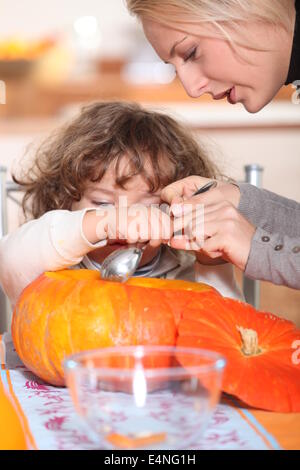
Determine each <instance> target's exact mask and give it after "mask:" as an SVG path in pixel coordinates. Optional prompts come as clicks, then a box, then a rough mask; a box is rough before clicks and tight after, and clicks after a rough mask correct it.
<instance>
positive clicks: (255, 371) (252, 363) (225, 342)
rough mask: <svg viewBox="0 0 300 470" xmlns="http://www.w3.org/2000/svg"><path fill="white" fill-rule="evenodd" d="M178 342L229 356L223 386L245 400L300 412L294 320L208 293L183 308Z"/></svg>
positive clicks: (299, 343) (299, 337)
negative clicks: (192, 306) (198, 300)
mask: <svg viewBox="0 0 300 470" xmlns="http://www.w3.org/2000/svg"><path fill="white" fill-rule="evenodd" d="M177 345H178V346H182V347H184V346H188V347H197V348H203V349H211V350H214V351H216V352H219V353H220V354H222V355H223V356H224V357H226V359H227V367H226V369H225V373H224V378H223V387H222V388H223V391H224V392H226V393H228V394H231V395H234V396H235V397H238V398H239V399H240V400H242V401H243V402H244V403H246V404H248V405H251V406H252V407H256V408H261V409H265V410H270V411H278V412H299V411H300V330H299V329H296V327H295V325H294V324H293V323H291V322H289V321H287V320H284V319H281V318H279V317H276V316H275V315H273V314H271V313H266V312H258V311H257V310H255V309H254V308H253V307H252V306H251V305H248V304H245V303H243V302H239V301H236V300H232V299H227V298H222V297H221V298H214V299H209V298H207V299H206V302H205V303H204V302H199V303H198V304H196V305H195V307H194V309H189V310H186V311H185V312H184V313H183V317H182V320H181V322H180V325H179V328H178V339H177ZM181 362H183V361H181ZM183 365H185V366H188V364H183Z"/></svg>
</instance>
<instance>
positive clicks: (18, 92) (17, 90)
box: [0, 73, 294, 117]
mask: <svg viewBox="0 0 300 470" xmlns="http://www.w3.org/2000/svg"><path fill="white" fill-rule="evenodd" d="M6 88H7V104H6V105H4V106H0V116H2V117H38V116H44V117H45V116H49V117H51V116H55V115H57V113H59V111H60V110H61V109H62V108H64V107H65V106H68V105H71V104H72V103H81V102H90V101H96V100H116V99H119V100H128V101H137V102H150V103H155V102H157V103H163V102H166V103H169V102H178V103H185V104H188V103H195V102H205V103H206V104H208V103H209V104H211V105H212V106H214V105H215V104H216V103H219V102H217V101H214V100H213V99H212V98H211V96H210V95H203V96H202V97H201V98H198V99H197V100H195V99H193V98H190V97H188V96H187V95H186V93H185V91H184V89H183V87H182V85H181V84H180V83H179V81H178V80H175V81H174V82H172V83H171V84H168V85H133V84H130V83H127V82H125V81H124V80H122V79H121V77H120V75H119V74H116V73H115V74H108V73H106V74H102V75H99V76H97V77H95V78H94V79H92V80H88V81H81V82H80V81H69V82H66V83H61V84H56V85H47V86H46V85H39V84H36V83H34V82H33V81H32V80H30V79H26V80H22V81H21V80H8V81H7V83H6ZM293 92H294V89H293V88H292V87H291V86H289V87H283V88H282V89H281V90H280V92H279V93H278V95H277V96H276V100H290V99H291V96H292V94H293Z"/></svg>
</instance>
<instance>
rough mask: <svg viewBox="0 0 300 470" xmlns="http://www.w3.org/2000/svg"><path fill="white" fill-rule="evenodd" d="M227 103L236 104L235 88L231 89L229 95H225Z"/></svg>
mask: <svg viewBox="0 0 300 470" xmlns="http://www.w3.org/2000/svg"><path fill="white" fill-rule="evenodd" d="M227 101H228V103H230V104H236V103H237V98H236V89H235V87H232V88H231V90H230V93H229V94H228V95H227Z"/></svg>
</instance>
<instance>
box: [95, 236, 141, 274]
mask: <svg viewBox="0 0 300 470" xmlns="http://www.w3.org/2000/svg"><path fill="white" fill-rule="evenodd" d="M145 248H146V245H145V246H143V247H142V248H138V247H130V248H120V249H118V250H116V251H113V253H111V254H110V255H108V256H107V258H105V260H104V261H103V263H102V265H101V277H102V279H107V280H108V281H116V282H126V281H127V280H128V279H129V278H130V277H131V276H132V275H133V274H134V272H135V271H136V269H137V267H138V265H139V263H140V261H141V258H142V256H143V251H144V249H145Z"/></svg>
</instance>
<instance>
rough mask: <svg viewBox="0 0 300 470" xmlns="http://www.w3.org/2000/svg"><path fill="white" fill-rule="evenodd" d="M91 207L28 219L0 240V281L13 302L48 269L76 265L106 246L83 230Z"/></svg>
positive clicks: (104, 241) (50, 213) (57, 211)
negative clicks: (88, 254) (94, 251)
mask: <svg viewBox="0 0 300 470" xmlns="http://www.w3.org/2000/svg"><path fill="white" fill-rule="evenodd" d="M88 210H92V209H89V208H88V209H84V210H81V211H74V212H72V211H66V210H55V211H50V212H47V213H46V214H44V215H43V216H42V217H40V218H39V219H36V220H31V221H30V222H27V223H25V224H24V225H22V226H21V227H19V228H18V229H17V230H15V231H14V232H13V233H11V234H8V235H6V236H5V237H3V238H2V239H1V240H0V284H1V286H2V288H3V290H4V292H5V293H6V295H7V296H8V298H9V300H10V302H11V304H12V306H14V304H15V303H16V301H17V299H18V297H19V295H20V294H21V292H22V290H23V289H24V288H25V287H26V286H27V285H28V284H30V282H32V281H33V280H34V279H36V278H37V277H38V276H39V275H40V274H42V273H43V272H44V271H58V270H60V269H66V268H69V267H70V266H74V265H76V264H78V263H80V261H81V260H82V258H83V257H84V255H86V254H87V253H88V252H90V251H92V250H94V249H95V248H98V247H102V246H105V245H106V243H107V241H106V240H102V241H100V242H98V243H96V244H94V245H93V244H91V243H90V242H89V241H88V240H87V239H86V237H85V236H84V234H83V230H82V221H83V217H84V215H85V213H86V212H87V211H88Z"/></svg>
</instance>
